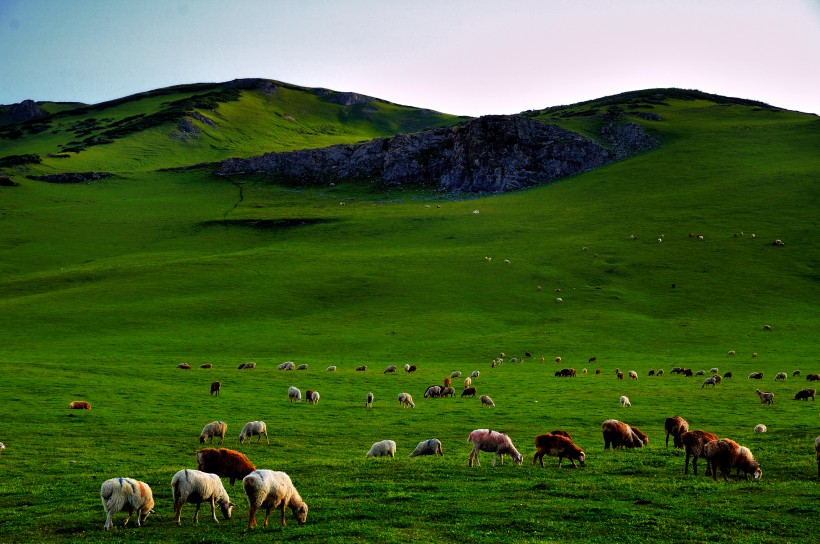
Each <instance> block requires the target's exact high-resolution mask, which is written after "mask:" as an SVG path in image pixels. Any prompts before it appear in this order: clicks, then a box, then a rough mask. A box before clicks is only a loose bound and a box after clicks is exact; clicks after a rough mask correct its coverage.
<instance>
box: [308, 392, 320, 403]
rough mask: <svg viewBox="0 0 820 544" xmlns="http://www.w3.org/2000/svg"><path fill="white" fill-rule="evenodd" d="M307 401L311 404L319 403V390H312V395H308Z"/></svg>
mask: <svg viewBox="0 0 820 544" xmlns="http://www.w3.org/2000/svg"><path fill="white" fill-rule="evenodd" d="M307 401H308V402H309V403H310V404H319V392H318V391H311V392H310V395H308V396H307Z"/></svg>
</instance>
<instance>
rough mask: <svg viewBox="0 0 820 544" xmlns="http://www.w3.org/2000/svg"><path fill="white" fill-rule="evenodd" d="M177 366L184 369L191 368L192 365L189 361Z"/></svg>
mask: <svg viewBox="0 0 820 544" xmlns="http://www.w3.org/2000/svg"><path fill="white" fill-rule="evenodd" d="M177 368H181V369H182V370H191V365H189V364H188V363H179V364H178V365H177Z"/></svg>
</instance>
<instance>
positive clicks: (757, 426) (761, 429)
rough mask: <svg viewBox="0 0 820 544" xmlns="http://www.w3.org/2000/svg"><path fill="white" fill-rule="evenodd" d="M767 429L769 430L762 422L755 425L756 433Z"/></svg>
mask: <svg viewBox="0 0 820 544" xmlns="http://www.w3.org/2000/svg"><path fill="white" fill-rule="evenodd" d="M768 430H769V429H768V427H766V426H765V425H763V424H762V423H759V424H757V425H755V432H756V433H765V432H767V431H768Z"/></svg>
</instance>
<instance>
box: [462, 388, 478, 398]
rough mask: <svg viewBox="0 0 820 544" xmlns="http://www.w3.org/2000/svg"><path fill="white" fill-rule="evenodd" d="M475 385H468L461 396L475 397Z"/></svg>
mask: <svg viewBox="0 0 820 544" xmlns="http://www.w3.org/2000/svg"><path fill="white" fill-rule="evenodd" d="M475 393H476V391H475V387H467V388H465V389H464V391H462V392H461V398H464V397H474V398H475Z"/></svg>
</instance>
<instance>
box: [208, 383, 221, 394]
mask: <svg viewBox="0 0 820 544" xmlns="http://www.w3.org/2000/svg"><path fill="white" fill-rule="evenodd" d="M221 390H222V384H221V383H220V382H211V396H214V395H216V396H219V392H220V391H221Z"/></svg>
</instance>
